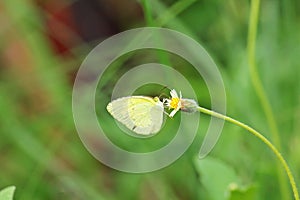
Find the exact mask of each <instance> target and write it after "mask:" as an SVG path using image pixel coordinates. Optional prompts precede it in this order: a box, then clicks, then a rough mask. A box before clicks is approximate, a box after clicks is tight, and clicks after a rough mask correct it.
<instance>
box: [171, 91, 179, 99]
mask: <svg viewBox="0 0 300 200" xmlns="http://www.w3.org/2000/svg"><path fill="white" fill-rule="evenodd" d="M170 94H171V97H172V98H178V94H177V92H176V90H175V89H172V90H171V92H170Z"/></svg>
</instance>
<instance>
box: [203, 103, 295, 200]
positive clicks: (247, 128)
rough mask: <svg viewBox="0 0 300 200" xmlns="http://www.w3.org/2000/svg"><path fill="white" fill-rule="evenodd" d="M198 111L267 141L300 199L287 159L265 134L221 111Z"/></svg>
mask: <svg viewBox="0 0 300 200" xmlns="http://www.w3.org/2000/svg"><path fill="white" fill-rule="evenodd" d="M198 111H200V112H202V113H205V114H208V115H211V116H213V117H216V118H219V119H224V120H225V121H228V122H231V123H233V124H235V125H237V126H239V127H241V128H243V129H246V130H247V131H249V132H250V133H252V134H253V135H255V136H256V137H258V138H259V139H260V140H261V141H262V142H263V143H265V144H266V145H267V146H268V147H269V148H270V149H271V150H272V151H273V153H274V154H275V155H276V157H277V158H278V160H279V162H280V163H281V164H282V166H283V168H284V170H285V171H286V174H287V176H288V178H289V181H290V184H291V187H292V190H293V194H294V197H295V200H299V194H298V190H297V186H296V182H295V179H294V176H293V174H292V172H291V170H290V168H289V166H288V164H287V163H286V161H285V159H284V158H283V156H282V155H281V153H280V152H279V151H278V150H277V148H276V147H275V146H274V145H273V144H272V143H271V142H270V141H269V140H268V139H267V138H266V137H265V136H263V135H262V134H261V133H259V132H258V131H256V130H255V129H253V128H251V127H250V126H248V125H246V124H244V123H242V122H240V121H237V120H235V119H233V118H231V117H228V116H226V115H222V114H220V113H217V112H214V111H211V110H208V109H206V108H203V107H200V106H199V107H198Z"/></svg>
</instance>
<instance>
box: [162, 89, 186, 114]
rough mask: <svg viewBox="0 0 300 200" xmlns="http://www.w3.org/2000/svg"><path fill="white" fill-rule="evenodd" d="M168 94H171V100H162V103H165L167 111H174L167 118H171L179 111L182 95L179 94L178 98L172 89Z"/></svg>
mask: <svg viewBox="0 0 300 200" xmlns="http://www.w3.org/2000/svg"><path fill="white" fill-rule="evenodd" d="M170 94H171V99H164V102H166V106H167V107H168V108H169V109H174V110H173V111H172V112H171V113H170V114H169V117H173V116H174V115H175V114H176V112H177V111H178V110H180V109H181V98H182V95H181V92H179V96H178V94H177V92H176V91H175V90H174V89H173V90H171V92H170Z"/></svg>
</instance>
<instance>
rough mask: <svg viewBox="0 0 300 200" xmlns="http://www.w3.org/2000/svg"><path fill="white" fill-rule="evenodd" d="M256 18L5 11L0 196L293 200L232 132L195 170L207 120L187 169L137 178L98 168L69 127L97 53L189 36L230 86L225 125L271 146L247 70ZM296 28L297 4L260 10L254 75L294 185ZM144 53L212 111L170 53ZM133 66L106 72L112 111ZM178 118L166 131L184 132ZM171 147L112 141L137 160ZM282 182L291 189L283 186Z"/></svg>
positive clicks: (9, 0) (132, 9)
mask: <svg viewBox="0 0 300 200" xmlns="http://www.w3.org/2000/svg"><path fill="white" fill-rule="evenodd" d="M249 13H250V2H249V1H239V0H229V1H218V0H210V1H208V0H198V1H197V0H181V1H174V0H151V1H150V0H149V1H134V0H122V1H117V0H69V1H68V0H63V1H58V0H54V1H50V0H23V1H19V0H3V1H1V3H0V34H1V37H0V51H1V54H0V55H1V57H0V95H1V97H0V111H1V112H0V131H1V139H0V153H1V154H0V163H1V170H0V189H1V188H4V187H6V186H9V185H15V186H16V193H15V199H25V200H26V199H30V200H33V199H143V200H147V199H151V200H153V199H212V200H219V199H220V200H221V199H292V191H291V188H290V185H289V184H288V181H287V178H286V175H285V174H284V172H283V170H279V171H278V170H277V169H278V163H277V162H276V158H275V156H274V155H273V153H272V152H271V151H270V150H269V149H267V147H266V146H265V145H264V144H263V143H262V142H261V141H259V140H258V139H257V138H255V137H254V136H252V135H250V134H248V133H247V132H246V131H245V130H242V129H241V128H239V127H236V126H234V125H231V124H227V123H226V124H225V126H224V129H223V132H222V135H221V137H220V140H219V141H218V143H217V145H216V146H215V148H214V150H213V151H212V152H211V154H210V155H209V157H207V158H206V159H204V160H201V161H199V160H198V159H197V158H196V156H197V154H198V151H199V148H200V146H201V142H202V140H203V137H204V134H205V133H206V130H207V127H208V124H209V121H210V117H208V116H204V115H201V123H200V124H199V130H198V133H197V137H196V139H195V141H194V143H193V144H192V145H191V146H190V148H189V149H188V151H187V152H186V153H185V154H184V155H183V156H182V157H181V158H180V159H178V160H177V161H176V162H174V163H173V164H172V165H170V166H168V167H166V168H164V169H161V170H159V171H156V172H151V173H146V174H129V173H123V172H119V171H116V170H113V169H110V168H108V167H106V166H105V165H103V164H101V163H100V162H99V161H97V160H96V159H95V158H93V157H92V156H91V155H90V154H89V153H88V151H87V150H86V149H85V147H84V146H83V144H82V142H81V141H80V139H79V136H78V134H77V132H76V130H75V126H74V122H73V118H72V108H71V105H72V96H71V94H72V86H73V81H74V79H75V76H76V72H77V70H78V69H79V67H80V64H81V63H82V61H83V59H84V58H85V56H86V55H87V54H88V53H89V51H91V50H92V49H93V47H95V45H97V44H98V43H99V42H101V41H103V40H105V39H106V38H108V37H110V36H112V35H114V34H117V33H119V32H122V31H124V30H127V29H131V28H136V27H143V26H162V27H167V28H171V29H174V30H177V31H180V32H182V33H185V34H187V35H189V36H191V37H192V38H193V39H195V40H196V41H198V42H199V43H200V44H202V45H203V46H204V47H205V48H206V50H207V51H208V52H209V53H210V55H211V56H212V57H213V59H214V61H215V62H216V63H217V65H218V67H219V70H220V71H221V74H222V77H223V79H224V84H225V87H226V94H227V110H228V111H227V113H228V115H230V116H232V117H233V118H235V119H238V120H240V121H243V122H245V123H247V124H249V125H250V126H252V127H254V128H255V129H257V130H259V131H261V132H262V133H263V134H264V135H265V136H266V137H267V138H270V140H271V141H272V140H273V139H272V134H271V133H270V132H271V131H270V130H271V129H270V126H269V125H268V123H267V120H266V114H265V112H264V109H263V107H262V105H261V101H260V99H259V98H258V96H257V93H256V91H255V89H254V87H253V85H252V82H251V77H250V72H249V66H248V62H247V31H248V21H249ZM299 22H300V2H299V1H297V0H283V1H262V2H261V7H260V16H259V24H258V32H257V44H256V45H257V46H256V57H257V68H258V73H259V77H260V79H261V81H262V85H263V87H264V88H265V91H266V92H265V95H266V96H267V98H268V99H269V102H270V105H271V107H272V110H273V117H274V118H275V120H276V124H277V127H278V132H279V137H280V143H281V147H280V148H281V152H282V155H283V156H284V157H285V158H286V160H287V162H288V164H289V166H290V167H291V170H292V171H293V173H294V175H295V179H296V182H297V183H300V173H299V170H300V157H299V152H300V135H299V130H300V84H299V83H300V82H299V80H300V62H299V55H300V54H299V53H300V23H299ZM144 53H146V54H147V55H148V57H147V58H146V61H147V62H149V61H151V62H154V61H156V62H160V61H161V62H162V63H166V64H169V65H170V66H173V67H174V68H175V69H177V70H179V71H180V72H181V73H183V74H184V75H185V76H186V77H187V78H188V79H189V80H190V81H191V83H192V84H193V86H194V87H195V89H196V91H197V97H198V101H199V103H200V105H201V106H204V107H207V108H209V107H210V96H209V93H208V92H207V89H206V87H205V85H204V83H203V81H202V79H201V78H199V77H198V76H195V75H194V69H193V68H192V67H191V66H189V65H188V63H186V62H184V61H182V60H181V61H178V58H177V59H176V56H174V55H171V54H168V53H166V52H161V51H153V52H150V53H151V55H150V56H149V54H148V53H149V52H144ZM140 56H141V57H143V55H140ZM136 60H137V59H134V58H131V59H129V60H127V61H124V63H123V62H121V63H120V62H119V65H115V66H112V68H113V70H112V71H111V72H109V71H108V72H107V73H108V74H109V75H110V76H109V77H113V78H110V79H106V80H104V81H103V82H102V84H103V85H102V89H99V92H101V93H102V96H106V102H104V104H106V103H108V101H109V99H110V95H111V92H112V89H113V86H114V84H115V82H116V81H117V79H118V76H121V75H122V74H124V73H125V72H126V71H128V70H129V69H130V68H131V67H133V66H135V65H136V63H138V62H137V61H136ZM114 75H115V76H114ZM196 85H197V86H196ZM170 87H171V86H170ZM160 89H161V86H153V87H148V88H147V87H145V88H140V90H138V91H136V92H137V94H147V95H157V93H158V92H159V90H160ZM101 109H102V111H101ZM99 110H100V111H99V112H100V113H98V114H99V115H100V114H101V112H105V109H104V108H99ZM105 115H106V117H105V120H106V121H105V122H104V123H106V124H107V125H108V127H109V128H110V130H111V131H110V132H111V133H114V132H118V128H117V127H115V124H114V121H113V119H112V118H111V117H110V116H109V115H108V114H107V113H106V112H105ZM178 117H179V116H178ZM178 117H177V118H176V117H175V119H174V120H173V121H172V122H167V124H168V123H173V124H176V120H178V119H179V118H178ZM186 126H187V131H188V127H189V125H186ZM170 127H171V128H172V127H173V126H172V124H171V125H170ZM173 128H177V127H176V126H174V127H173ZM169 132H173V131H169ZM172 137H173V136H172V135H170V134H168V131H164V133H163V134H162V135H158V136H157V137H156V136H155V137H154V138H153V139H145V143H143V142H141V139H133V140H132V139H131V140H129V139H128V138H129V136H125V135H124V136H122V134H119V133H118V134H116V135H114V134H112V139H113V140H114V142H115V143H117V144H119V145H120V146H122V147H123V148H125V149H126V145H127V147H128V149H133V148H132V147H134V148H136V149H137V151H139V150H141V151H144V150H149V149H151V150H153V149H156V148H158V147H160V146H161V145H163V144H165V143H167V142H168V141H169V140H170V139H171V138H172ZM123 145H124V146H123ZM144 145H145V146H144ZM276 146H278V144H277V145H276ZM280 169H281V168H280ZM280 173H281V174H283V177H284V180H282V179H278V177H280V175H279V174H280ZM279 180H281V181H279Z"/></svg>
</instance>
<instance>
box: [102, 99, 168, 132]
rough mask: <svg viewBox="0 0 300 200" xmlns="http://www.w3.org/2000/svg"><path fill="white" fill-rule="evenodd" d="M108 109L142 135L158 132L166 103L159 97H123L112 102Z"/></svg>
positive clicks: (117, 118) (120, 120)
mask: <svg viewBox="0 0 300 200" xmlns="http://www.w3.org/2000/svg"><path fill="white" fill-rule="evenodd" d="M106 109H107V111H108V112H109V113H110V114H111V115H112V116H113V117H114V118H115V119H116V120H118V121H119V122H121V123H122V124H124V125H125V126H126V127H127V128H129V129H130V130H132V131H134V132H135V133H137V134H141V135H151V134H155V133H157V132H158V131H159V130H160V129H161V126H162V123H163V113H164V105H163V102H161V101H160V99H159V98H158V97H154V98H152V97H147V96H128V97H122V98H119V99H116V100H113V101H112V102H110V103H109V104H108V105H107V107H106Z"/></svg>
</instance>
